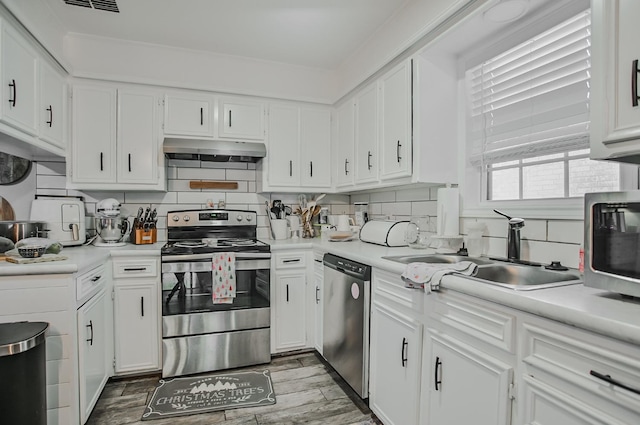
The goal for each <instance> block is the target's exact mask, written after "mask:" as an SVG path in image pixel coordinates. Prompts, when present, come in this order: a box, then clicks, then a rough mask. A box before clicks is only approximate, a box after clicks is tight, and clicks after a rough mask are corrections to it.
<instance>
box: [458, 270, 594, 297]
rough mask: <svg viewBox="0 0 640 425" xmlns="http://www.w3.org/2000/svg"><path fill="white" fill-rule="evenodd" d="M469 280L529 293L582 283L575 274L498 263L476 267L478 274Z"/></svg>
mask: <svg viewBox="0 0 640 425" xmlns="http://www.w3.org/2000/svg"><path fill="white" fill-rule="evenodd" d="M469 278H470V279H474V280H478V281H480V282H484V283H489V284H492V285H498V286H502V287H504V288H510V289H514V290H516V291H531V290H534V289H543V288H554V287H557V286H565V285H575V284H578V283H582V279H581V277H580V275H579V274H578V273H577V272H572V271H553V270H547V269H544V268H542V267H533V266H522V265H516V264H498V263H496V264H492V265H487V266H482V267H478V273H477V274H476V275H475V276H470V277H469Z"/></svg>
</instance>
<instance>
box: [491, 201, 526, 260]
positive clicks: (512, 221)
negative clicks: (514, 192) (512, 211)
mask: <svg viewBox="0 0 640 425" xmlns="http://www.w3.org/2000/svg"><path fill="white" fill-rule="evenodd" d="M493 211H494V212H496V213H498V214H500V215H501V216H503V217H506V218H507V219H508V220H509V233H508V234H507V259H508V260H515V261H520V229H522V228H523V227H524V219H523V218H517V217H509V216H508V215H506V214H505V213H503V212H500V211H498V210H493Z"/></svg>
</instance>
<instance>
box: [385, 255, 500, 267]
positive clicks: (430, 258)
mask: <svg viewBox="0 0 640 425" xmlns="http://www.w3.org/2000/svg"><path fill="white" fill-rule="evenodd" d="M382 258H383V259H385V260H391V261H395V262H397V263H402V264H409V263H432V264H433V263H436V264H437V263H442V264H446V263H459V262H461V261H471V262H472V263H476V264H478V265H484V264H494V262H493V261H491V260H488V259H486V258H479V257H467V256H464V255H454V254H451V255H450V254H421V255H398V256H390V257H382Z"/></svg>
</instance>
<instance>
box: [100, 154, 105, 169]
mask: <svg viewBox="0 0 640 425" xmlns="http://www.w3.org/2000/svg"><path fill="white" fill-rule="evenodd" d="M100 171H104V153H103V152H100Z"/></svg>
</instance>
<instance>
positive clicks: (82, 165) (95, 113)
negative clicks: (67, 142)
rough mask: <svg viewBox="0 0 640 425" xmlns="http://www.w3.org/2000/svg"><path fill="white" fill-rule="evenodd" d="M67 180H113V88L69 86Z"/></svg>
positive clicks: (114, 130) (114, 136) (114, 142)
mask: <svg viewBox="0 0 640 425" xmlns="http://www.w3.org/2000/svg"><path fill="white" fill-rule="evenodd" d="M72 121H73V122H72V140H71V143H72V144H71V176H70V178H71V181H72V182H73V183H109V182H115V181H116V89H114V88H110V87H100V86H80V85H76V86H74V87H73V116H72Z"/></svg>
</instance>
